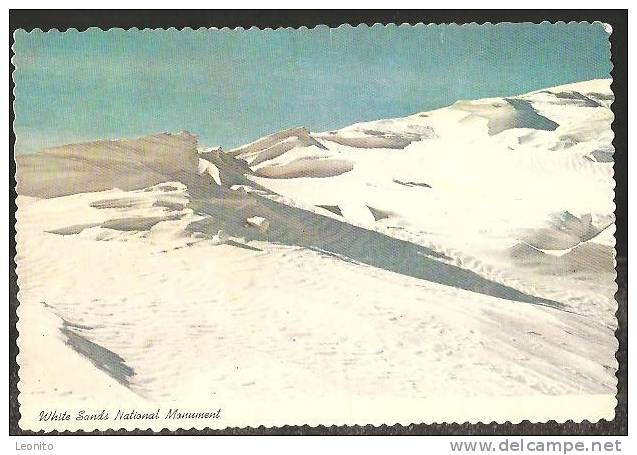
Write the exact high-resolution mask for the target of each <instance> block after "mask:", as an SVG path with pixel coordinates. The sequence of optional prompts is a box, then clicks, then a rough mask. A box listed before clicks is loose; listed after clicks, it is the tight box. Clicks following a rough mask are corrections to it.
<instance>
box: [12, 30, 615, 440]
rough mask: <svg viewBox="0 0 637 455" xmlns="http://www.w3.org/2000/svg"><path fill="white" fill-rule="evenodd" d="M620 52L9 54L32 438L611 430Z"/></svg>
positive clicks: (115, 37)
mask: <svg viewBox="0 0 637 455" xmlns="http://www.w3.org/2000/svg"><path fill="white" fill-rule="evenodd" d="M611 33H612V30H611V28H610V26H608V25H605V24H603V23H601V22H596V23H587V22H581V23H575V22H571V23H563V22H562V23H555V24H553V23H548V22H544V23H541V24H534V23H503V24H485V25H478V24H467V25H455V24H431V25H422V24H421V25H400V26H398V25H380V24H377V25H374V26H371V27H370V26H366V25H361V26H358V27H352V26H350V25H343V26H341V27H338V28H329V27H327V26H318V27H316V28H312V29H308V28H304V27H302V28H300V29H294V28H281V29H275V30H271V29H270V30H260V29H257V28H252V29H249V30H245V29H241V28H239V29H198V30H192V29H184V30H176V29H170V30H163V29H157V30H153V29H146V30H138V29H132V30H123V29H111V30H108V31H104V30H101V29H99V28H90V29H88V30H86V31H82V32H80V31H77V30H73V29H72V30H68V31H65V32H59V31H57V30H52V31H49V32H43V31H41V30H39V29H36V30H33V31H30V32H27V31H24V30H18V31H17V32H16V33H15V35H14V38H15V44H14V46H13V51H14V57H13V64H14V65H15V70H14V72H13V80H14V82H15V103H14V109H15V122H14V130H15V134H16V143H15V150H14V156H15V161H16V182H17V194H18V197H17V206H18V210H17V215H16V219H17V225H16V232H17V235H16V241H17V255H16V258H15V260H16V264H17V274H18V285H19V293H18V300H19V308H18V311H17V314H18V317H19V322H18V330H19V338H18V347H19V354H18V357H17V362H18V364H19V383H18V387H19V398H18V399H19V405H20V408H19V409H20V421H19V425H20V428H22V429H24V430H46V431H50V430H88V431H91V430H95V429H99V430H106V429H120V428H123V429H128V430H134V429H152V430H161V429H163V428H167V429H170V430H175V429H180V428H183V429H190V428H195V429H204V428H217V429H222V428H227V427H247V426H251V427H257V426H260V425H263V426H265V427H272V426H283V425H306V424H307V425H311V426H316V425H355V424H356V425H365V424H372V425H382V424H388V425H393V424H396V423H398V424H402V425H408V424H411V423H453V422H458V423H463V422H492V421H495V422H507V421H510V422H520V421H522V420H529V421H530V422H546V421H549V420H556V421H557V422H564V421H566V420H569V419H572V420H574V421H575V422H581V421H582V420H584V419H587V420H589V421H591V422H597V421H598V420H600V419H607V420H612V419H613V417H614V415H615V406H616V404H617V401H616V393H617V378H616V376H615V373H616V371H617V369H618V362H617V360H616V358H615V353H616V351H617V348H618V342H617V340H616V337H615V330H616V329H617V319H616V317H615V312H616V309H617V304H616V302H615V299H614V293H615V291H616V289H617V288H616V285H615V281H614V280H615V237H614V233H615V216H614V211H615V205H614V202H613V198H614V187H615V181H614V179H613V154H614V149H613V144H612V140H613V131H612V129H611V123H612V121H613V113H612V111H611V104H612V103H613V100H614V95H613V92H612V90H611V82H612V80H611V77H610V72H611V69H612V64H611V60H610V46H609V36H610V34H611Z"/></svg>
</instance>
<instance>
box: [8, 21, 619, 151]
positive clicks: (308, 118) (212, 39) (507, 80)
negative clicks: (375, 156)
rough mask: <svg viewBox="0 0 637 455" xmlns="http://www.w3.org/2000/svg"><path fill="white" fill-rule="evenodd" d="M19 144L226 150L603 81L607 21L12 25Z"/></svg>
mask: <svg viewBox="0 0 637 455" xmlns="http://www.w3.org/2000/svg"><path fill="white" fill-rule="evenodd" d="M15 39H16V42H15V46H14V51H15V53H16V55H15V57H14V64H15V65H16V71H15V72H14V80H15V82H16V89H15V94H16V101H15V104H14V106H15V113H16V120H15V131H16V136H17V144H16V152H18V153H28V152H33V151H36V150H38V149H40V148H42V147H46V146H51V145H58V144H64V143H69V142H77V141H81V140H91V139H104V138H118V137H134V136H140V135H144V134H149V133H156V132H162V131H167V132H176V131H180V130H188V131H191V132H193V133H196V134H198V135H199V137H200V140H199V142H200V143H201V144H203V145H222V146H224V148H226V149H227V148H230V147H233V146H237V145H240V144H243V143H246V142H249V141H252V140H254V139H256V138H258V137H261V136H263V135H265V134H268V133H271V132H275V131H278V130H281V129H284V128H289V127H293V126H306V127H308V128H309V129H310V130H312V131H325V130H329V129H334V128H339V127H343V126H346V125H349V124H351V123H355V122H359V121H365V120H375V119H379V118H388V117H400V116H405V115H409V114H412V113H415V112H420V111H426V110H430V109H435V108H438V107H443V106H446V105H449V104H451V103H453V102H454V101H456V100H458V99H477V98H484V97H489V96H505V95H516V94H521V93H525V92H528V91H531V90H535V89H539V88H545V87H550V86H555V85H559V84H564V83H568V82H576V81H582V80H588V79H597V78H607V77H609V75H610V70H611V63H610V47H609V42H608V34H607V32H606V31H605V30H604V28H603V25H602V24H600V23H597V24H579V23H570V24H564V23H560V24H548V23H543V24H540V25H536V24H499V25H482V26H480V25H474V24H472V25H462V26H458V25H429V26H416V27H412V26H400V27H399V26H395V25H391V26H381V25H376V26H374V27H368V26H359V27H356V28H354V27H351V26H343V27H339V28H338V29H329V28H328V27H317V28H315V29H312V30H308V29H300V30H294V29H280V30H265V31H262V30H257V29H251V30H247V31H245V30H204V29H201V30H185V31H177V30H168V31H163V30H159V31H153V30H144V31H139V30H134V31H123V30H116V29H113V30H110V31H108V32H103V31H101V30H99V29H89V30H88V31H86V32H81V33H80V32H77V31H68V32H65V33H60V32H55V31H54V32H49V33H43V32H41V31H39V30H36V31H34V32H31V33H26V32H24V31H18V32H16V35H15Z"/></svg>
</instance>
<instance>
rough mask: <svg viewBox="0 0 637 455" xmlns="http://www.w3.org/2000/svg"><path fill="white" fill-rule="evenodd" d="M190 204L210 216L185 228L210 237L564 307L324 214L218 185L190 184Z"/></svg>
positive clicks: (441, 256) (410, 244)
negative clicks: (253, 220) (251, 222)
mask: <svg viewBox="0 0 637 455" xmlns="http://www.w3.org/2000/svg"><path fill="white" fill-rule="evenodd" d="M189 193H190V195H191V197H192V200H191V202H190V207H191V208H192V209H193V210H195V211H196V212H199V213H201V214H205V215H209V216H208V217H206V218H205V219H203V220H200V221H196V222H194V223H191V224H190V225H189V226H188V228H187V229H188V230H189V231H191V232H201V233H203V234H204V235H206V236H210V237H212V236H213V235H215V234H216V233H217V232H218V231H219V230H220V229H221V230H223V231H224V232H226V233H227V234H228V235H230V236H231V237H239V238H244V239H245V240H246V241H247V242H249V241H251V240H261V241H267V242H272V243H277V244H282V245H289V246H299V247H304V248H308V249H311V250H315V251H316V250H318V251H321V252H323V253H326V254H330V255H333V256H334V257H337V258H339V259H349V260H351V261H355V262H357V263H362V264H367V265H370V266H372V267H377V268H380V269H384V270H388V271H391V272H395V273H400V274H402V275H407V276H410V277H414V278H418V279H421V280H426V281H430V282H433V283H438V284H443V285H446V286H451V287H455V288H458V289H464V290H467V291H471V292H476V293H479V294H484V295H489V296H492V297H498V298H502V299H507V300H514V301H519V302H525V303H532V304H537V305H544V306H550V307H554V308H563V305H562V304H560V303H559V302H556V301H552V300H549V299H544V298H541V297H536V296H533V295H530V294H526V293H524V292H522V291H519V290H517V289H514V288H511V287H509V286H505V285H503V284H501V283H498V282H495V281H492V280H489V279H487V278H484V277H482V276H480V275H478V274H477V273H474V272H472V271H470V270H466V269H463V268H461V267H458V266H455V265H453V264H450V263H448V262H445V259H448V258H447V257H446V256H444V255H443V254H440V253H438V252H436V251H434V250H432V249H429V248H426V247H424V246H421V245H418V244H415V243H411V242H408V241H404V240H400V239H396V238H394V237H390V236H387V235H384V234H382V233H379V232H376V231H371V230H368V229H364V228H362V227H358V226H354V225H351V224H348V223H345V222H342V221H339V220H336V219H333V218H330V217H327V216H323V215H320V214H316V213H313V212H310V211H307V210H302V209H299V208H296V207H291V206H288V205H284V204H281V203H278V202H276V201H273V200H270V199H268V198H266V197H263V196H260V195H256V194H244V193H240V192H236V191H231V190H227V189H225V188H222V187H202V186H200V185H196V186H194V187H189ZM253 216H259V217H263V218H265V219H267V220H268V221H269V228H268V229H267V230H265V231H260V230H258V229H254V228H251V227H249V226H246V223H245V222H246V219H247V218H249V217H253Z"/></svg>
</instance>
